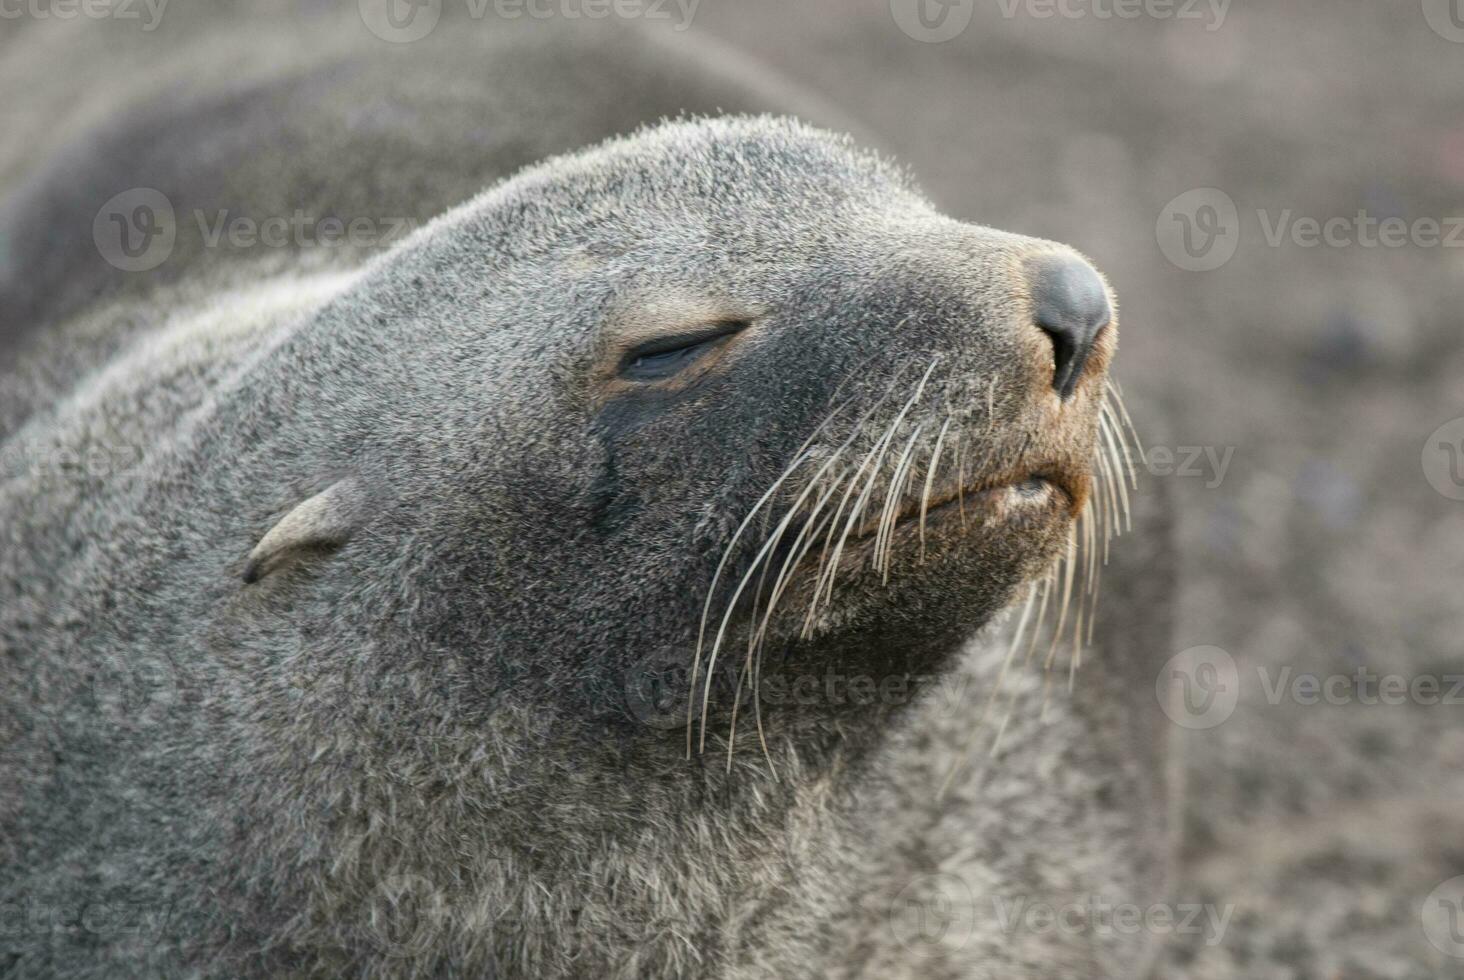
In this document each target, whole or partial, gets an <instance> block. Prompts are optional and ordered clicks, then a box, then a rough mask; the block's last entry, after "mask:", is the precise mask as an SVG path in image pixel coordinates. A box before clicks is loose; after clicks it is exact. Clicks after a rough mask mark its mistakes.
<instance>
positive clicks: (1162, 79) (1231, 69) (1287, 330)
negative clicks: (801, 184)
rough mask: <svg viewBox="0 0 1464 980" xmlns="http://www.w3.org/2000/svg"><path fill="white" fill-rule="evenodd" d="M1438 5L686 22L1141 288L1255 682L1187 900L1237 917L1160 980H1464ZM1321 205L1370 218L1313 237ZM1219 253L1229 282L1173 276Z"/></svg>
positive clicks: (1162, 405)
mask: <svg viewBox="0 0 1464 980" xmlns="http://www.w3.org/2000/svg"><path fill="white" fill-rule="evenodd" d="M1424 6H1425V5H1422V4H1420V2H1418V0H1411V2H1403V0H1399V2H1391V3H1389V2H1371V3H1364V2H1353V0H1300V2H1298V0H1289V2H1288V3H1285V4H1260V3H1253V4H1249V5H1244V4H1242V3H1236V4H1234V5H1233V6H1231V7H1229V8H1227V9H1226V12H1225V16H1224V18H1223V19H1219V18H1217V16H1216V14H1215V8H1212V7H1210V6H1208V5H1198V6H1197V8H1196V9H1195V10H1194V11H1193V13H1194V16H1193V17H1188V16H1186V17H1170V18H1159V17H1155V16H1149V15H1143V16H1139V17H1135V18H1128V19H1123V18H1118V17H1104V16H1103V14H1104V13H1105V12H1109V11H1113V10H1114V9H1116V8H1115V7H1114V5H1113V4H1112V3H1111V2H1104V0H1089V2H1084V0H1072V2H1070V3H1068V4H1067V5H1066V9H1067V10H1069V11H1071V12H1074V13H1076V14H1079V15H1080V16H1073V17H1065V16H1051V17H1041V16H1037V15H1038V14H1040V13H1042V12H1043V11H1044V10H1047V9H1052V5H1049V4H1043V3H1041V2H1040V0H1038V2H1036V3H1025V2H1024V3H1013V2H1012V0H990V2H984V0H983V2H980V3H975V4H974V5H973V4H969V3H968V4H965V5H964V7H963V6H962V5H961V4H959V3H957V4H956V6H954V7H953V8H952V9H951V12H950V15H949V16H950V17H953V18H959V17H962V16H964V15H965V14H966V13H969V14H970V22H969V23H968V24H967V25H966V27H965V28H964V30H962V31H961V32H960V33H959V34H958V35H957V36H955V37H954V38H953V39H951V40H948V41H944V42H940V43H935V42H930V41H923V40H919V39H916V38H912V37H911V36H910V33H908V32H906V31H905V30H903V29H902V27H901V26H900V23H899V22H898V21H899V20H903V22H904V23H906V24H914V25H915V29H914V33H917V34H919V33H921V32H922V30H923V28H922V27H921V26H920V21H919V20H912V18H913V17H914V16H915V11H914V10H913V8H914V3H913V2H911V3H904V2H902V0H894V3H893V4H892V3H891V2H890V0H867V2H863V0H861V2H850V0H828V2H824V3H800V4H797V5H790V4H787V3H785V2H784V0H759V2H754V3H742V4H739V5H729V4H716V3H707V4H706V5H705V7H704V8H703V9H702V10H701V11H700V12H699V13H698V15H697V19H696V20H695V22H694V25H693V27H692V30H693V31H703V30H705V31H709V32H712V33H715V34H717V35H720V36H723V37H726V38H728V39H730V40H733V41H735V42H736V43H737V44H739V45H740V46H742V47H744V48H745V49H747V50H749V51H752V52H755V53H756V54H757V55H759V56H760V57H762V58H763V59H765V60H767V61H768V62H770V63H772V64H774V65H776V66H777V67H778V68H779V69H780V70H781V71H783V72H785V73H786V74H787V75H789V76H790V77H792V78H794V79H796V80H798V81H800V82H803V83H804V84H806V85H809V86H811V87H813V88H815V89H818V90H820V91H822V92H824V93H825V94H827V95H828V96H829V97H831V98H833V99H835V100H837V101H838V102H839V103H840V104H842V105H843V106H844V107H845V108H846V109H847V110H848V111H849V112H851V113H852V114H854V115H855V116H857V117H858V118H859V119H860V120H861V121H862V122H863V123H864V124H866V125H867V127H868V128H869V130H870V131H872V132H873V133H875V134H876V135H877V136H878V137H880V138H882V139H883V141H884V143H885V145H886V146H887V147H888V148H889V149H890V150H892V151H894V152H895V153H897V154H898V156H899V157H900V158H901V159H902V160H904V161H906V162H907V163H908V164H910V165H911V167H912V168H913V169H914V171H915V173H916V174H917V175H918V177H919V179H920V180H921V182H922V183H923V185H924V186H925V188H926V189H927V190H928V191H929V192H930V193H931V194H932V195H933V196H934V197H935V198H936V200H937V201H938V202H940V203H941V204H942V205H943V206H945V207H946V208H947V209H949V210H950V211H951V212H952V213H954V214H955V215H957V216H959V217H962V218H967V219H972V220H977V221H981V222H984V223H988V224H992V225H995V226H997V227H1001V228H1006V229H1010V230H1012V231H1018V232H1023V233H1027V234H1035V235H1041V236H1045V237H1051V238H1056V239H1060V240H1063V241H1067V242H1070V243H1072V244H1074V245H1075V246H1077V247H1078V248H1080V249H1081V250H1083V251H1084V252H1085V253H1087V254H1088V255H1089V256H1091V257H1092V258H1093V260H1094V261H1095V263H1096V264H1097V265H1098V266H1099V268H1101V269H1103V270H1104V271H1105V272H1106V273H1107V275H1108V276H1109V277H1110V279H1111V281H1112V282H1113V284H1114V286H1115V288H1116V289H1117V291H1118V295H1119V298H1120V303H1121V307H1122V321H1123V340H1122V354H1121V356H1120V359H1119V367H1118V370H1117V373H1118V376H1119V378H1120V379H1121V380H1122V381H1123V383H1124V386H1125V390H1126V391H1127V392H1128V394H1129V398H1130V400H1131V402H1132V403H1133V407H1134V414H1135V416H1136V417H1137V420H1138V423H1139V428H1140V431H1141V435H1142V436H1143V439H1144V442H1145V443H1146V445H1147V446H1148V447H1149V448H1150V449H1151V450H1152V449H1153V448H1155V447H1160V448H1161V449H1164V448H1167V449H1170V450H1172V451H1173V456H1174V461H1173V463H1172V464H1170V465H1168V466H1166V465H1165V464H1164V454H1163V452H1162V451H1161V452H1160V453H1159V454H1158V457H1157V459H1156V460H1155V466H1154V468H1155V470H1156V472H1158V471H1162V470H1171V469H1172V471H1173V472H1171V473H1169V475H1168V476H1166V478H1167V479H1172V480H1175V481H1176V482H1177V484H1178V485H1179V486H1178V489H1179V491H1180V496H1181V500H1182V504H1183V522H1182V524H1183V531H1182V547H1183V552H1184V566H1185V571H1186V576H1185V582H1184V604H1183V614H1182V617H1181V626H1180V629H1179V635H1178V637H1177V642H1176V652H1179V651H1180V650H1184V649H1186V648H1189V647H1194V646H1213V647H1219V648H1221V649H1222V650H1223V651H1225V653H1226V654H1228V655H1229V657H1230V661H1231V662H1233V664H1234V667H1233V670H1231V669H1230V667H1229V662H1227V661H1226V660H1224V659H1223V658H1218V655H1215V654H1211V655H1210V656H1211V657H1212V658H1218V659H1213V660H1212V662H1213V663H1215V664H1216V665H1217V666H1218V669H1219V673H1217V674H1211V675H1205V676H1201V675H1196V676H1197V677H1199V680H1200V682H1202V683H1204V682H1207V678H1211V679H1213V678H1220V679H1221V681H1220V683H1221V685H1222V686H1224V685H1226V684H1230V683H1235V685H1236V686H1235V687H1234V688H1232V689H1233V690H1236V691H1237V692H1238V703H1237V705H1236V707H1235V710H1234V711H1233V713H1231V714H1230V715H1229V716H1228V718H1226V719H1225V720H1224V721H1223V723H1220V724H1216V725H1214V726H1213V727H1209V728H1203V729H1200V728H1186V729H1185V732H1184V742H1185V744H1186V747H1187V752H1188V772H1189V782H1190V794H1189V798H1188V803H1187V808H1186V813H1187V816H1186V845H1185V851H1184V856H1185V868H1184V876H1183V880H1182V882H1181V884H1180V888H1179V891H1180V896H1179V897H1180V898H1181V899H1183V900H1188V901H1202V902H1209V903H1215V904H1217V905H1233V906H1234V917H1233V919H1232V921H1231V924H1230V927H1229V929H1228V930H1227V931H1226V933H1225V937H1224V940H1223V941H1222V942H1220V943H1219V944H1216V945H1212V946H1207V945H1205V943H1204V942H1203V940H1202V939H1201V938H1200V937H1196V938H1195V939H1194V940H1193V941H1189V940H1186V939H1184V938H1183V937H1180V938H1178V939H1176V941H1175V942H1174V943H1173V945H1172V952H1171V955H1170V962H1169V964H1168V966H1167V967H1165V968H1164V969H1162V970H1161V975H1165V976H1173V977H1187V978H1195V980H1199V978H1211V977H1247V978H1257V980H1268V978H1295V980H1301V978H1317V980H1332V978H1342V980H1356V978H1371V977H1390V978H1405V977H1406V978H1431V977H1456V976H1461V977H1464V943H1460V942H1457V941H1455V938H1454V937H1457V936H1464V927H1461V928H1460V929H1459V930H1456V931H1454V932H1453V933H1451V932H1450V931H1449V928H1448V927H1449V926H1450V924H1451V923H1452V924H1455V925H1457V924H1458V923H1459V922H1461V921H1464V917H1460V916H1457V914H1453V915H1451V912H1454V913H1457V909H1458V905H1457V904H1454V902H1455V900H1456V899H1457V898H1458V897H1459V894H1460V893H1461V892H1464V885H1456V886H1455V887H1449V888H1445V889H1444V890H1443V891H1440V892H1436V891H1435V889H1436V888H1437V887H1438V886H1440V885H1441V884H1442V883H1444V882H1446V881H1447V880H1448V879H1451V878H1452V877H1453V876H1456V875H1464V725H1461V721H1464V690H1461V691H1460V692H1455V696H1454V697H1453V698H1448V697H1446V695H1447V694H1448V693H1449V690H1450V689H1451V688H1452V687H1453V686H1454V682H1453V681H1452V680H1451V679H1450V678H1451V676H1453V675H1460V674H1464V657H1461V653H1464V600H1461V597H1460V586H1461V584H1464V502H1461V501H1459V500H1454V499H1450V497H1449V496H1446V492H1453V493H1454V495H1455V496H1464V488H1459V486H1458V484H1457V482H1455V481H1456V480H1457V479H1458V478H1459V476H1458V471H1453V472H1451V469H1450V463H1451V462H1452V460H1451V459H1450V457H1449V456H1448V455H1447V454H1449V453H1451V452H1453V450H1448V449H1446V448H1444V447H1442V446H1440V445H1439V443H1440V442H1445V441H1450V442H1452V443H1453V444H1455V445H1457V444H1458V443H1459V440H1460V438H1461V437H1464V422H1461V423H1458V427H1457V428H1454V429H1451V430H1446V431H1445V432H1443V433H1441V434H1440V435H1439V436H1437V437H1432V436H1431V433H1434V432H1435V430H1436V429H1437V428H1438V427H1439V426H1441V425H1443V424H1444V423H1446V422H1449V421H1450V420H1453V419H1456V418H1458V417H1460V416H1464V347H1461V345H1460V343H1459V338H1460V319H1459V314H1458V310H1459V309H1460V308H1461V306H1464V228H1460V227H1459V226H1458V225H1457V224H1455V223H1453V222H1451V221H1450V220H1449V219H1451V218H1457V217H1464V115H1461V113H1460V112H1459V109H1460V108H1461V106H1464V43H1458V42H1455V41H1451V40H1450V39H1449V38H1448V37H1446V36H1445V34H1447V33H1448V27H1449V21H1448V19H1447V14H1448V4H1447V3H1438V4H1431V5H1427V6H1429V7H1430V11H1429V12H1430V13H1431V14H1433V16H1434V22H1435V23H1441V24H1442V25H1443V30H1442V31H1436V30H1435V29H1434V28H1433V27H1432V26H1431V22H1430V19H1429V16H1428V15H1426V13H1425V9H1424ZM932 9H934V6H933V7H932ZM1008 9H1010V10H1012V14H1011V16H1007V15H1006V13H1005V11H1006V10H1008ZM1140 9H1143V8H1140ZM1150 9H1153V10H1155V11H1159V10H1163V9H1171V8H1167V7H1165V5H1163V4H1160V5H1158V6H1156V7H1152V8H1150ZM1172 9H1180V8H1178V7H1176V8H1172ZM1440 18H1443V19H1442V20H1440ZM927 21H928V22H933V19H931V18H928V19H927ZM1460 22H1461V23H1464V17H1461V18H1460ZM948 23H951V22H948ZM953 27H954V24H953V23H951V26H950V27H947V29H953ZM1457 34H1458V36H1459V37H1460V38H1461V39H1464V30H1460V31H1458V32H1457ZM1199 188H1214V189H1217V190H1219V191H1223V192H1224V195H1227V196H1228V198H1229V199H1230V200H1231V201H1233V202H1234V205H1235V209H1236V210H1235V215H1234V217H1231V216H1230V215H1229V214H1226V213H1224V212H1223V209H1218V210H1216V211H1206V210H1205V208H1206V207H1207V206H1216V205H1217V202H1223V200H1224V198H1221V197H1217V196H1216V195H1215V194H1214V193H1213V192H1207V193H1206V194H1204V195H1200V196H1198V197H1197V196H1194V195H1191V197H1190V198H1189V199H1188V200H1186V201H1182V202H1181V203H1180V204H1179V205H1178V208H1179V210H1185V209H1187V213H1188V215H1189V220H1190V221H1192V222H1194V224H1193V226H1192V235H1193V237H1192V238H1191V241H1190V243H1189V244H1190V245H1191V246H1192V248H1193V249H1194V250H1195V251H1196V253H1201V252H1203V251H1204V249H1203V246H1204V245H1205V244H1207V243H1210V244H1212V248H1211V250H1210V251H1209V253H1208V254H1201V255H1199V257H1198V258H1196V259H1193V260H1191V259H1190V258H1189V257H1188V253H1186V252H1184V251H1183V250H1182V246H1183V244H1184V242H1183V240H1182V238H1180V237H1178V236H1179V234H1182V231H1183V225H1182V221H1183V219H1182V218H1181V217H1180V216H1179V215H1178V214H1177V212H1176V209H1174V208H1170V205H1169V202H1171V201H1172V200H1173V199H1174V198H1176V197H1177V196H1179V195H1181V194H1183V193H1185V192H1188V191H1192V190H1195V189H1199ZM1359 212H1362V214H1363V219H1362V220H1361V221H1359V220H1358V214H1359ZM1216 216H1218V218H1219V222H1220V223H1219V224H1218V225H1217V224H1216V223H1215V221H1214V220H1212V219H1213V218H1214V217H1216ZM1306 217H1311V218H1314V219H1316V220H1317V221H1318V222H1319V223H1325V222H1326V221H1327V220H1328V219H1333V218H1342V219H1345V224H1344V223H1334V224H1333V225H1332V228H1331V232H1332V233H1331V236H1330V237H1331V243H1330V244H1329V243H1327V242H1321V243H1320V244H1316V243H1315V241H1314V240H1315V235H1312V234H1309V233H1310V231H1311V229H1310V226H1308V225H1306V224H1305V223H1304V222H1302V221H1301V219H1303V218H1306ZM1388 218H1402V219H1403V222H1404V230H1403V231H1402V232H1397V231H1396V229H1397V227H1398V226H1397V225H1396V223H1395V224H1394V225H1391V226H1390V228H1392V229H1394V231H1393V232H1392V233H1391V234H1402V235H1403V239H1404V241H1403V242H1402V243H1401V244H1398V243H1397V242H1396V241H1395V239H1394V238H1392V237H1388V238H1387V239H1386V240H1385V239H1384V238H1383V237H1382V236H1381V235H1379V233H1378V232H1379V229H1380V227H1381V226H1380V225H1369V224H1368V221H1369V220H1371V221H1377V222H1381V221H1382V220H1384V219H1388ZM1428 219H1433V220H1434V221H1436V222H1438V223H1439V227H1438V234H1433V231H1434V226H1433V225H1431V224H1430V223H1429V221H1428ZM1161 228H1167V229H1168V231H1167V233H1166V234H1165V235H1163V236H1161V235H1160V233H1159V230H1160V229H1161ZM1206 228H1208V229H1210V230H1211V231H1212V232H1214V234H1213V235H1207V236H1204V237H1202V235H1201V233H1202V232H1203V231H1204V229H1206ZM1451 228H1452V229H1453V230H1452V232H1451V231H1450V229H1451ZM1175 229H1180V231H1179V233H1176V231H1175ZM1451 234H1452V235H1453V236H1454V238H1455V241H1454V244H1453V245H1452V246H1451V245H1448V244H1446V241H1441V240H1440V239H1443V240H1447V239H1448V238H1449V237H1450V235H1451ZM1227 235H1229V236H1230V237H1228V238H1227V237H1226V236H1227ZM1278 236H1279V241H1278V240H1277V239H1278ZM1161 241H1162V242H1163V243H1164V244H1163V247H1161ZM1389 243H1392V244H1389ZM1228 247H1233V248H1234V254H1233V256H1232V257H1230V258H1229V260H1228V261H1226V262H1225V263H1224V264H1223V265H1221V266H1220V267H1218V268H1214V269H1210V270H1208V271H1192V270H1191V269H1185V268H1180V267H1179V266H1178V265H1176V264H1175V262H1172V261H1170V259H1169V258H1168V257H1167V255H1166V249H1167V251H1168V253H1169V254H1173V255H1176V256H1178V261H1179V262H1180V263H1181V264H1187V265H1194V264H1218V262H1219V261H1220V260H1222V259H1224V255H1225V250H1226V249H1227V248H1228ZM1426 443H1427V449H1426ZM1187 447H1196V448H1197V449H1200V450H1208V453H1205V452H1201V455H1200V457H1199V459H1197V460H1196V461H1195V462H1193V463H1191V464H1189V465H1184V464H1185V461H1186V459H1187V458H1189V457H1190V456H1192V455H1193V453H1194V450H1191V449H1189V448H1187ZM1426 452H1427V454H1428V455H1427V457H1425V453H1426ZM1227 453H1229V462H1228V465H1224V460H1225V458H1226V454H1227ZM1426 459H1427V465H1428V466H1429V467H1431V470H1430V472H1432V473H1433V474H1434V482H1438V483H1440V484H1441V486H1442V487H1443V491H1442V492H1441V490H1440V489H1436V488H1435V487H1434V486H1433V485H1432V483H1431V482H1430V480H1429V479H1428V477H1427V474H1426V472H1425V465H1426ZM1216 461H1219V463H1220V465H1217V463H1216ZM1222 466H1223V469H1222ZM1161 475H1163V474H1162V473H1161ZM1288 670H1289V673H1287V671H1288ZM1359 671H1361V673H1359ZM1308 674H1311V675H1315V676H1316V680H1317V682H1318V683H1319V684H1323V685H1327V684H1328V683H1330V687H1329V688H1327V689H1325V690H1324V691H1323V692H1322V693H1320V694H1317V695H1315V696H1314V695H1313V692H1312V689H1311V688H1310V686H1309V684H1310V681H1307V680H1304V679H1301V678H1302V675H1308ZM1387 675H1394V676H1395V677H1397V678H1400V679H1401V682H1402V683H1405V684H1407V685H1408V686H1409V690H1408V692H1407V694H1406V695H1405V696H1403V697H1401V698H1400V697H1398V696H1397V694H1398V691H1399V688H1398V687H1397V685H1398V684H1399V683H1400V681H1389V682H1384V681H1383V678H1384V677H1385V676H1387ZM1299 679H1300V686H1299V687H1298V686H1297V683H1298V680H1299ZM1431 681H1436V682H1437V683H1439V684H1440V685H1441V691H1439V692H1436V693H1430V692H1432V691H1433V687H1432V686H1431V683H1430V682H1431ZM1385 683H1386V684H1391V685H1393V686H1385ZM1433 701H1438V702H1440V703H1430V702H1433ZM1368 702H1376V703H1368ZM1389 702H1401V703H1389ZM1443 702H1451V703H1443ZM1222 707H1223V705H1222ZM1215 717H1216V716H1207V717H1203V718H1201V717H1199V716H1196V717H1195V718H1194V719H1193V721H1194V722H1195V723H1197V724H1208V723H1209V722H1211V721H1214V720H1215ZM1425 924H1427V925H1428V931H1427V932H1426V931H1425ZM1430 936H1432V937H1433V941H1431V940H1430ZM1451 954H1452V955H1451Z"/></svg>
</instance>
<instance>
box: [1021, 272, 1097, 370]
mask: <svg viewBox="0 0 1464 980" xmlns="http://www.w3.org/2000/svg"><path fill="white" fill-rule="evenodd" d="M1027 271H1028V275H1029V276H1030V277H1031V281H1032V307H1033V310H1034V318H1035V320H1036V322H1037V326H1038V327H1040V328H1041V329H1042V332H1043V333H1045V334H1047V336H1048V337H1049V338H1051V340H1052V349H1053V353H1054V355H1055V358H1054V360H1055V362H1056V369H1055V370H1054V371H1053V373H1052V387H1053V388H1054V389H1056V391H1057V393H1058V394H1059V395H1060V396H1061V397H1063V398H1067V397H1069V396H1070V395H1072V393H1073V390H1074V389H1075V388H1077V386H1078V381H1079V379H1081V378H1082V376H1083V367H1084V365H1086V364H1087V363H1088V355H1089V354H1091V353H1092V351H1093V342H1094V341H1095V340H1097V339H1098V335H1099V334H1101V333H1102V332H1103V328H1104V327H1106V326H1108V322H1109V321H1110V320H1111V319H1113V309H1112V308H1111V307H1110V306H1109V305H1108V291H1107V290H1106V289H1104V288H1103V280H1102V279H1100V278H1099V277H1098V273H1097V271H1096V270H1095V269H1094V268H1093V267H1092V266H1091V265H1089V264H1088V263H1086V262H1084V261H1083V260H1082V259H1080V258H1078V257H1076V256H1072V255H1043V256H1039V257H1037V258H1034V259H1030V260H1029V261H1028V263H1027Z"/></svg>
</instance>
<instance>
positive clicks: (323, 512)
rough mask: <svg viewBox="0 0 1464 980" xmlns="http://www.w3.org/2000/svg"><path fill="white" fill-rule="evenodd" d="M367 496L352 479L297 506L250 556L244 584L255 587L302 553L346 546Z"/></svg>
mask: <svg viewBox="0 0 1464 980" xmlns="http://www.w3.org/2000/svg"><path fill="white" fill-rule="evenodd" d="M364 505H365V495H364V494H363V493H362V492H361V487H360V484H359V483H358V481H357V480H356V478H355V477H353V476H348V477H346V478H344V479H342V480H338V481H337V482H335V483H332V484H331V485H330V486H328V487H326V488H325V489H324V490H322V491H320V493H317V494H316V495H315V496H313V497H311V498H310V499H308V500H306V501H303V502H302V503H300V504H298V505H297V506H296V507H295V509H294V510H292V511H290V512H289V513H288V514H286V515H285V516H284V517H282V518H281V519H280V522H279V523H278V524H276V525H275V526H274V527H273V528H271V529H270V531H269V533H268V534H266V535H265V536H264V537H263V538H261V539H260V540H259V544H257V545H255V546H254V550H253V551H251V552H249V563H248V564H247V565H246V566H245V567H244V583H245V584H246V585H249V584H253V583H254V582H257V581H259V580H260V579H262V578H264V577H265V576H266V575H268V574H270V573H271V572H273V571H275V570H276V569H278V568H279V567H280V566H281V565H283V564H284V563H285V562H287V561H288V560H289V559H290V558H291V557H293V556H296V555H298V554H300V553H301V552H303V551H308V550H313V549H320V548H335V547H339V546H340V545H343V544H345V543H346V541H348V540H349V539H350V537H351V534H352V533H353V532H354V531H355V530H356V528H357V527H358V526H359V525H360V522H361V518H362V515H363V514H364V513H365V511H366V508H365V506H364Z"/></svg>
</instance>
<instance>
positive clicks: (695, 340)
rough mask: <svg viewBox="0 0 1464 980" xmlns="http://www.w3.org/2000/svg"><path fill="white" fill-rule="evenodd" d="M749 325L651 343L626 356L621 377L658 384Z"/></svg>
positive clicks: (729, 325) (714, 328)
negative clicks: (657, 382)
mask: <svg viewBox="0 0 1464 980" xmlns="http://www.w3.org/2000/svg"><path fill="white" fill-rule="evenodd" d="M747 326H748V325H747V324H746V323H745V322H739V321H728V322H724V323H718V324H715V325H713V326H711V327H709V328H708V329H706V330H705V331H700V332H695V333H691V334H683V335H678V336H671V337H663V338H660V339H658V340H654V341H650V342H648V343H646V344H643V345H642V346H640V347H638V348H636V349H635V350H633V351H630V352H629V353H627V354H626V355H625V359H624V362H623V363H622V366H621V370H620V373H621V376H622V377H625V378H628V379H630V380H632V381H656V380H659V379H661V378H667V377H670V376H671V375H673V374H676V373H677V372H678V371H681V370H682V369H683V368H685V367H686V366H687V365H689V364H690V363H691V362H692V361H694V360H695V359H696V358H698V357H700V356H701V355H702V354H704V353H706V352H707V350H709V349H710V348H711V346H712V345H713V344H715V343H716V342H717V341H719V340H722V339H724V338H727V337H730V336H732V335H733V334H736V333H740V332H741V331H743V330H745V329H747Z"/></svg>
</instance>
